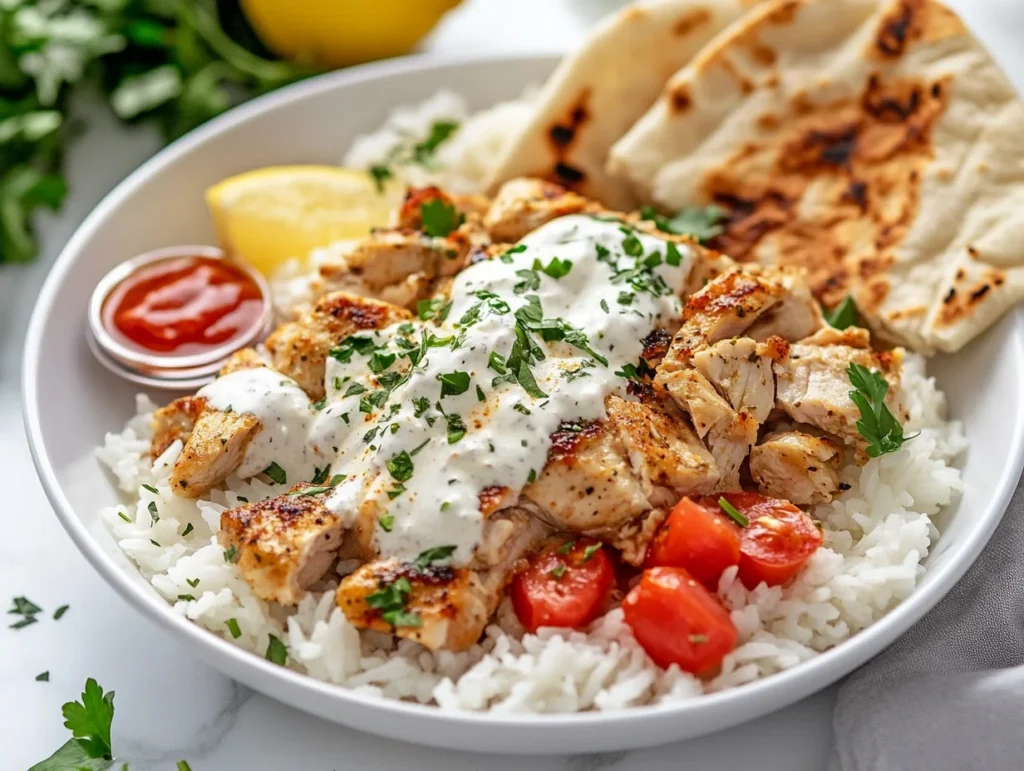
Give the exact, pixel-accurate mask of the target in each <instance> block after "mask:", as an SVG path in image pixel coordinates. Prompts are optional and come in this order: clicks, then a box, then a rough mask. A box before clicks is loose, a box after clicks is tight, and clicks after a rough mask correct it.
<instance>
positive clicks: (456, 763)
mask: <svg viewBox="0 0 1024 771" xmlns="http://www.w3.org/2000/svg"><path fill="white" fill-rule="evenodd" d="M620 4H621V2H619V1H618V0H516V2H515V3H511V2H507V0H467V2H466V3H465V4H464V5H463V6H462V7H461V8H460V9H459V10H458V11H456V12H455V13H453V14H451V16H450V17H449V18H448V19H447V20H446V21H445V23H444V24H443V25H442V26H441V27H440V28H439V29H438V30H437V31H436V32H435V33H434V35H433V36H432V37H431V38H430V39H429V41H428V43H427V46H426V47H427V49H428V50H445V51H452V50H462V51H474V50H475V51H480V50H489V51H495V50H509V51H528V50H552V49H557V48H559V47H563V48H568V47H570V46H572V45H573V44H574V43H575V42H576V41H578V40H579V39H580V37H581V36H582V35H583V34H584V32H585V30H586V29H587V27H588V26H589V24H591V23H592V22H593V20H594V19H595V18H597V17H598V16H600V15H601V14H602V13H604V12H606V11H607V10H608V9H610V8H612V7H614V6H616V5H620ZM950 4H951V5H953V6H955V7H957V8H958V9H959V10H960V11H961V12H962V13H963V15H964V16H965V18H966V19H967V21H968V22H969V23H970V24H971V26H972V27H973V28H974V29H975V30H976V31H977V33H978V35H979V36H980V37H981V38H982V39H983V40H984V41H985V42H986V43H987V44H988V45H989V46H990V47H991V48H992V50H993V51H994V52H995V53H996V56H997V58H999V59H1000V61H1001V63H1002V64H1003V66H1004V67H1005V68H1006V69H1007V71H1008V72H1009V73H1010V75H1011V78H1013V80H1014V81H1015V82H1016V83H1017V85H1018V87H1020V86H1022V85H1024V48H1022V47H1021V46H1020V45H1019V40H1020V33H1021V31H1024V3H1021V2H1020V0H958V1H957V2H951V3H950ZM513 6H514V7H513ZM538 19H543V21H544V23H543V24H538V23H537V20H538ZM85 109H86V110H87V112H88V114H89V116H90V126H91V127H90V130H89V131H88V132H87V133H86V134H85V135H84V136H82V137H81V138H79V140H78V141H77V142H76V144H75V146H74V148H73V151H72V152H71V154H70V157H69V159H68V160H69V163H68V176H69V179H70V183H71V188H72V192H71V194H70V196H69V198H68V201H67V204H66V206H65V208H64V210H63V211H62V212H61V214H60V215H59V216H56V217H52V216H51V217H47V218H44V221H42V222H41V234H42V244H43V254H42V256H41V257H40V259H39V260H38V261H37V262H35V263H33V264H31V265H27V266H10V267H4V268H2V269H0V464H2V468H3V471H4V480H5V485H4V505H3V506H2V507H0V527H2V529H3V532H4V533H5V538H4V539H3V540H2V541H0V601H3V602H8V600H9V598H10V597H14V596H20V595H25V596H27V597H29V598H30V599H31V600H33V601H34V602H35V603H37V604H38V605H40V606H42V608H43V609H44V610H45V611H48V612H49V613H52V611H53V610H55V609H56V608H57V607H59V606H61V605H64V604H67V605H69V606H70V609H69V610H68V612H67V613H66V615H64V617H63V618H62V619H61V620H60V621H53V620H52V618H51V617H50V615H49V614H43V615H41V616H40V619H41V620H40V622H39V623H37V624H34V625H32V626H29V627H26V628H25V629H21V630H8V629H6V628H4V629H2V630H0V693H2V694H3V695H4V698H3V699H0V771H7V769H11V770H12V771H13V770H15V769H25V768H27V767H28V766H30V765H31V764H32V763H35V762H38V761H39V760H41V759H43V758H45V757H47V756H48V755H49V754H50V753H51V752H53V751H54V750H55V749H56V748H57V747H59V746H60V745H61V744H63V743H64V741H66V739H67V738H68V732H67V730H66V729H65V728H64V727H63V725H62V722H63V721H62V718H61V715H60V708H61V704H63V703H64V702H66V701H69V700H72V699H77V698H78V695H79V693H80V692H81V688H82V685H83V683H84V682H85V679H86V678H87V677H95V678H96V679H97V680H98V681H99V682H100V683H101V684H102V685H103V686H104V687H105V688H107V689H113V690H115V691H116V692H117V700H116V708H117V714H116V718H115V721H114V731H113V741H114V745H115V748H116V749H117V752H118V755H119V760H122V761H126V762H129V763H130V767H131V769H132V771H149V770H150V769H152V770H153V771H157V770H158V769H163V770H165V771H170V770H171V769H173V768H174V763H175V761H177V760H187V761H188V762H189V763H190V764H191V767H192V768H193V769H194V771H221V770H223V769H236V768H238V769H241V768H245V769H251V770H252V771H263V770H264V769H281V768H287V769H302V770H303V771H305V770H306V769H309V771H332V769H361V768H369V767H373V768H380V769H398V770H400V769H409V770H410V771H412V770H413V769H416V770H417V771H433V770H434V769H437V771H441V770H442V769H443V770H444V771H457V770H459V769H474V768H483V767H487V768H489V769H491V770H492V771H506V770H507V771H512V769H516V770H520V769H522V770H526V769H529V770H530V771H548V770H551V771H554V770H556V769H557V770H558V771H590V770H591V769H598V768H621V769H630V770H631V771H656V770H657V769H669V768H671V769H675V770H678V771H692V770H694V769H709V768H720V769H733V768H751V767H756V768H759V769H763V770H764V771H776V770H777V771H821V769H823V768H824V767H825V764H826V759H827V757H828V753H829V748H830V744H831V708H832V703H833V698H834V696H833V693H834V689H830V690H826V691H824V692H822V693H819V694H817V695H815V696H813V697H811V698H809V699H806V700H804V701H802V702H800V703H798V704H796V705H793V706H792V707H790V708H788V709H784V710H781V711H779V712H777V713H775V714H773V715H770V716H768V717H766V718H762V719H761V720H757V721H754V722H751V723H748V724H745V725H743V726H740V727H737V728H733V729H730V730H729V731H727V732H724V733H722V734H715V735H711V736H707V737H704V738H702V739H698V740H694V741H689V742H684V743H678V744H674V745H668V746H665V747H659V748H653V749H649V750H639V751H634V752H628V753H611V754H604V755H591V756H573V757H548V758H530V757H525V758H508V757H498V756H487V755H473V754H467V753H459V752H454V751H444V750H436V749H425V748H419V747H415V746H412V745H409V744H404V743H402V742H400V741H397V740H396V741H388V740H385V739H380V738H376V737H372V736H368V735H364V734H360V733H357V732H355V731H352V730H348V729H346V728H341V727H339V726H336V725H333V724H330V723H326V722H323V721H321V720H318V719H316V718H314V717H310V716H309V715H306V714H304V713H301V712H298V711H296V710H293V709H291V708H289V707H286V706H283V705H281V704H278V703H276V702H274V701H272V700H270V699H268V698H265V697H263V696H261V695H258V694H255V693H253V692H251V691H249V690H248V689H246V688H244V687H243V686H240V685H237V684H235V683H234V682H232V681H231V680H229V679H228V678H227V677H225V676H223V675H221V674H220V673H219V672H217V671H216V670H213V669H211V668H209V667H208V666H206V665H204V664H201V663H199V662H197V661H194V660H193V659H192V658H191V657H190V656H189V655H188V653H187V651H185V650H184V649H181V648H179V647H178V646H177V645H175V644H174V643H173V642H171V641H170V640H167V639H165V638H164V637H163V636H162V635H161V633H160V632H159V631H158V630H157V629H156V628H155V627H153V626H152V625H150V624H149V623H148V622H147V621H145V620H143V618H142V617H141V616H139V615H137V614H136V613H135V612H134V611H132V610H131V609H130V608H129V607H128V606H127V605H126V604H125V603H124V601H122V600H121V599H120V598H119V597H118V596H117V595H116V594H115V593H114V591H113V590H112V589H110V588H109V587H108V586H107V585H106V584H104V583H103V581H102V580H101V579H100V578H99V576H98V575H97V574H96V573H94V572H93V570H92V569H91V568H90V567H89V565H88V564H87V563H86V562H85V560H84V559H83V558H82V557H81V556H80V555H79V553H78V552H77V550H76V549H75V547H74V546H73V545H72V543H71V541H70V540H69V539H68V538H67V536H66V535H65V534H64V531H63V530H62V529H61V527H60V525H59V524H58V522H57V520H56V518H55V517H54V516H53V515H52V513H51V511H50V507H49V505H48V503H47V501H46V498H45V496H44V495H43V491H42V488H41V487H40V485H39V483H38V482H37V480H36V476H35V472H34V469H33V467H32V463H31V460H30V458H29V453H28V449H27V446H26V442H25V437H24V431H23V428H22V420H21V405H20V398H19V388H20V382H19V381H20V363H21V362H20V353H21V346H22V341H23V338H24V334H25V327H26V324H27V320H28V315H29V313H30V311H31V307H32V304H33V301H34V299H35V295H36V292H37V290H38V288H39V286H40V284H41V283H42V280H43V278H44V276H45V273H46V270H47V267H48V265H49V264H50V263H51V262H52V261H53V259H54V258H55V257H56V255H57V253H58V252H59V250H60V248H61V247H62V245H63V244H64V243H65V242H66V241H67V239H68V237H69V236H70V235H71V233H72V232H73V230H74V229H75V227H77V225H78V223H79V222H81V220H82V219H83V218H84V217H85V215H86V214H87V213H88V211H89V210H90V209H91V208H92V207H93V206H94V205H95V204H96V203H97V202H98V200H99V199H100V198H101V197H102V196H103V194H105V193H106V192H107V191H108V190H109V189H110V188H112V187H113V186H114V185H115V184H117V182H119V181H120V180H121V179H122V178H123V177H124V176H125V175H126V174H127V173H128V172H130V171H131V170H132V169H133V168H134V167H136V166H137V165H138V164H139V163H140V162H142V161H143V160H144V159H146V158H147V157H149V156H150V155H151V154H152V153H153V152H154V151H155V150H156V149H157V148H158V142H157V139H156V137H155V136H154V135H153V134H150V133H147V132H145V131H138V130H131V131H129V130H126V129H124V128H123V127H120V126H118V125H117V124H115V123H114V122H113V121H112V120H111V119H110V118H109V117H108V116H107V115H106V113H105V112H104V111H102V110H101V109H98V108H97V107H95V106H90V105H86V106H85ZM3 598H8V599H3ZM4 626H5V627H6V624H5V625H4ZM43 671H48V672H49V682H36V680H35V677H36V675H38V674H39V673H41V672H43Z"/></svg>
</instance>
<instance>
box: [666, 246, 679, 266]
mask: <svg viewBox="0 0 1024 771" xmlns="http://www.w3.org/2000/svg"><path fill="white" fill-rule="evenodd" d="M682 262H683V255H681V254H680V253H679V249H678V247H677V246H676V245H675V244H674V243H672V242H671V241H669V242H667V243H666V244H665V263H666V264H668V265H671V266H672V267H673V268H678V267H679V266H680V265H681V264H682Z"/></svg>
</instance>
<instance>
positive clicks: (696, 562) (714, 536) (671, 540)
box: [644, 498, 740, 590]
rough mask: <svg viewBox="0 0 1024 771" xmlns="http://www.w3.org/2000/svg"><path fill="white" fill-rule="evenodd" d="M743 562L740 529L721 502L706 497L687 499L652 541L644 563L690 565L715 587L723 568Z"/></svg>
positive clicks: (691, 569) (700, 579)
mask: <svg viewBox="0 0 1024 771" xmlns="http://www.w3.org/2000/svg"><path fill="white" fill-rule="evenodd" d="M739 561H740V534H739V530H738V528H737V527H736V525H735V523H733V521H732V520H731V519H729V518H728V517H727V516H725V515H724V514H723V513H722V510H721V508H719V506H718V503H717V501H716V502H714V503H712V504H711V505H708V499H706V498H705V499H702V500H700V501H697V500H694V499H693V498H683V499H682V500H681V501H679V503H677V504H676V505H675V508H673V509H672V511H671V513H670V514H669V515H668V518H667V519H666V520H665V522H664V524H662V526H661V528H660V529H659V530H658V532H657V534H656V535H655V536H654V539H653V540H652V541H651V545H650V546H649V547H648V549H647V560H646V562H645V563H644V565H645V566H646V567H649V568H653V567H658V566H659V565H667V566H670V567H677V568H686V569H687V570H689V571H690V574H691V575H692V576H693V577H694V578H696V579H697V580H698V581H700V582H701V583H702V584H704V585H705V586H706V587H708V588H709V589H712V590H714V589H715V588H716V587H717V586H718V579H719V578H720V577H721V575H722V571H723V570H725V569H726V568H727V567H729V566H730V565H735V564H737V563H738V562H739Z"/></svg>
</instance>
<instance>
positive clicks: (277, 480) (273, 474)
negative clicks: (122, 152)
mask: <svg viewBox="0 0 1024 771" xmlns="http://www.w3.org/2000/svg"><path fill="white" fill-rule="evenodd" d="M263 473H264V474H266V475H267V476H268V477H270V478H271V480H273V482H274V484H278V485H283V484H286V483H287V482H288V474H287V472H286V471H285V470H284V469H283V468H281V467H280V466H279V465H277V461H274V462H273V463H271V464H270V465H269V466H267V467H266V468H265V469H263Z"/></svg>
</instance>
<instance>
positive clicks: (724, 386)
mask: <svg viewBox="0 0 1024 771" xmlns="http://www.w3.org/2000/svg"><path fill="white" fill-rule="evenodd" d="M775 339H779V338H775ZM782 342H783V345H785V341H782ZM692 363H693V366H694V367H695V368H696V369H697V370H698V371H699V372H700V373H701V374H702V375H704V377H706V378H707V379H708V381H709V382H710V383H711V384H712V385H714V386H715V388H716V389H718V392H719V393H721V394H722V395H723V396H725V398H726V400H727V401H728V402H729V404H730V405H731V406H732V408H733V409H734V410H736V411H737V412H745V413H747V414H748V415H751V416H753V418H754V419H755V420H756V421H757V423H758V425H760V424H761V423H763V422H764V421H765V420H766V419H767V418H768V413H770V412H771V411H772V407H773V406H774V405H775V379H774V378H773V377H772V359H771V358H770V357H769V356H763V355H761V352H760V351H759V350H758V344H757V343H756V342H754V341H753V340H752V339H751V338H749V337H736V338H732V339H731V340H722V341H720V342H717V343H715V344H714V345H712V346H711V347H709V348H704V349H702V350H700V351H697V353H695V354H694V355H693V359H692Z"/></svg>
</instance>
